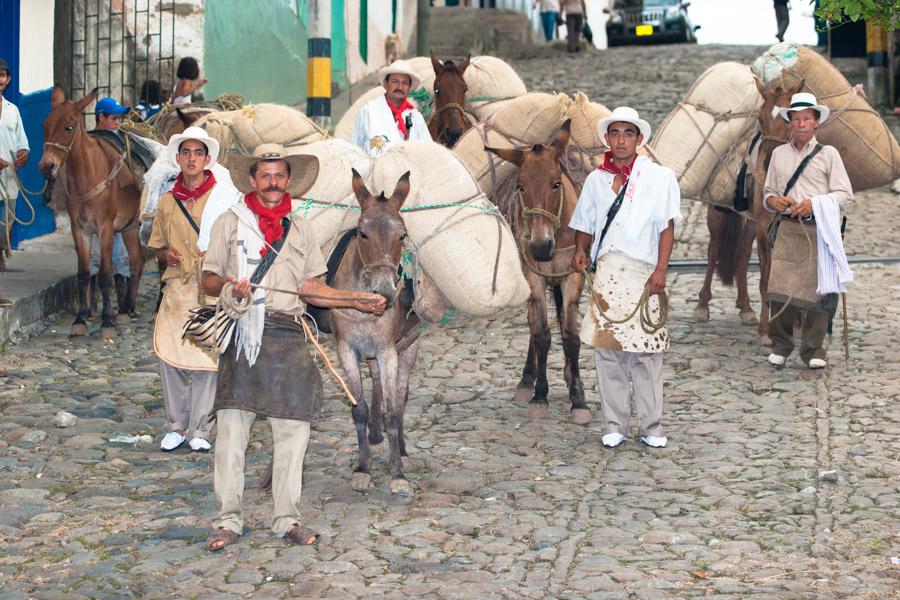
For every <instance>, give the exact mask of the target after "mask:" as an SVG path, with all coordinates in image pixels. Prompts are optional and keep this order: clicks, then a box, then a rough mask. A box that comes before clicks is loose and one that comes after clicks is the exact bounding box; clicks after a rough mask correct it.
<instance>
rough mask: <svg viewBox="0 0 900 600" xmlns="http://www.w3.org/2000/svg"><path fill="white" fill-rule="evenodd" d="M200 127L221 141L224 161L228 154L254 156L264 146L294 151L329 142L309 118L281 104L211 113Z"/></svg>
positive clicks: (203, 119) (198, 123)
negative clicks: (325, 140) (302, 146)
mask: <svg viewBox="0 0 900 600" xmlns="http://www.w3.org/2000/svg"><path fill="white" fill-rule="evenodd" d="M197 126H199V127H203V129H205V130H206V132H207V133H209V135H210V136H212V137H214V138H216V140H218V142H219V145H220V146H221V147H222V158H221V159H220V160H223V161H224V160H227V158H226V157H227V153H228V152H243V153H250V152H253V149H254V148H256V147H257V146H258V145H260V144H264V143H270V144H271V143H274V144H281V145H282V146H285V147H292V146H300V145H303V144H310V143H312V142H317V141H320V140H324V139H327V138H328V134H327V133H326V132H325V131H323V130H322V129H320V128H319V127H318V126H317V125H316V124H315V123H313V122H312V120H311V119H310V118H309V117H307V116H306V115H304V114H303V113H302V112H300V111H299V110H297V109H295V108H291V107H290V106H284V105H281V104H251V105H249V106H245V107H244V108H242V109H240V110H232V111H227V112H217V113H211V114H209V115H206V116H205V117H203V118H202V119H200V120H199V121H198V122H197Z"/></svg>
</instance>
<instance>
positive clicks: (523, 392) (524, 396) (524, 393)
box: [513, 385, 534, 402]
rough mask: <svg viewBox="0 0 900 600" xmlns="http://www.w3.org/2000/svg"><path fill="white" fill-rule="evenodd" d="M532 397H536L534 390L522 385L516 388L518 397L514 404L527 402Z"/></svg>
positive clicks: (514, 399)
mask: <svg viewBox="0 0 900 600" xmlns="http://www.w3.org/2000/svg"><path fill="white" fill-rule="evenodd" d="M532 396H534V388H532V387H525V386H522V385H520V386H519V387H517V388H516V397H515V398H513V402H527V401H528V400H531V397H532Z"/></svg>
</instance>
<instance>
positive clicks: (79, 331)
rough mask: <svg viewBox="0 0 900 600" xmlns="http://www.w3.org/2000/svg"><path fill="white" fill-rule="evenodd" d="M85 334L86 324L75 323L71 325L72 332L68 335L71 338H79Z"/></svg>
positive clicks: (86, 330)
mask: <svg viewBox="0 0 900 600" xmlns="http://www.w3.org/2000/svg"><path fill="white" fill-rule="evenodd" d="M87 333H88V328H87V323H75V324H74V325H72V332H71V333H70V334H69V335H71V336H72V337H80V336H82V335H87Z"/></svg>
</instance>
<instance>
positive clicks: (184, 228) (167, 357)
mask: <svg viewBox="0 0 900 600" xmlns="http://www.w3.org/2000/svg"><path fill="white" fill-rule="evenodd" d="M166 152H167V153H168V154H169V158H170V159H171V160H172V161H173V162H174V163H176V164H177V165H178V166H179V167H180V168H181V172H180V173H179V174H178V177H177V178H176V179H175V186H174V187H173V188H172V191H170V192H168V193H166V194H165V195H164V196H163V197H162V198H160V200H159V204H158V206H157V209H156V216H155V217H154V219H153V230H152V233H151V234H150V240H149V241H148V242H147V247H148V248H150V249H151V250H155V251H156V257H157V259H159V260H160V261H161V262H163V263H165V265H166V270H165V272H164V273H163V275H162V281H163V282H164V283H165V287H163V292H162V295H163V296H162V302H160V305H159V313H158V314H157V316H156V325H155V328H154V331H153V351H154V352H155V353H156V355H157V356H158V357H159V370H160V376H161V381H162V394H163V402H164V403H165V407H166V429H167V430H168V433H167V434H166V435H165V436H164V437H163V439H162V442H161V443H160V449H161V450H162V451H163V452H171V451H172V450H175V449H176V448H180V447H181V446H182V445H183V444H184V443H186V442H187V443H188V445H189V446H190V448H191V450H193V451H194V452H207V451H208V450H209V449H210V448H212V445H211V444H210V439H211V432H212V426H213V423H214V420H213V412H212V408H213V399H214V398H215V391H216V371H217V369H218V366H217V359H218V357H217V356H216V355H215V354H214V353H212V352H209V351H207V350H204V349H203V348H201V347H199V346H197V345H196V344H194V343H192V342H190V341H188V340H185V339H183V338H182V335H181V332H182V326H183V325H184V322H185V321H186V320H187V319H188V318H189V317H190V313H189V312H188V310H189V309H190V308H192V307H194V306H196V305H197V304H198V303H200V304H202V303H204V301H203V296H202V294H200V293H199V292H200V265H201V262H202V260H203V254H204V253H205V251H206V248H207V245H208V244H209V234H210V231H211V230H212V224H213V223H214V222H215V220H216V218H217V217H218V216H219V215H221V214H222V213H223V212H225V211H226V210H228V209H229V208H230V207H231V205H232V204H234V202H235V201H236V200H237V198H235V193H234V190H233V189H232V190H230V193H229V191H228V188H225V187H220V186H218V185H216V178H215V176H214V175H213V172H212V170H211V169H212V167H213V165H214V164H215V163H216V161H217V160H218V158H219V142H218V141H216V140H215V139H214V138H211V137H210V136H209V134H207V133H206V131H205V130H203V129H201V128H200V127H188V128H187V129H185V130H184V133H181V134H175V135H173V136H172V137H171V138H170V139H169V144H168V147H167V148H166Z"/></svg>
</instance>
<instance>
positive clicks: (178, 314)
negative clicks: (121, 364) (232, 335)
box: [153, 276, 218, 371]
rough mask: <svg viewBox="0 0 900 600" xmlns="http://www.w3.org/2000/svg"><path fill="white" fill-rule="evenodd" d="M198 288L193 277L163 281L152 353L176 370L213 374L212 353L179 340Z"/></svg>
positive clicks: (214, 357)
mask: <svg viewBox="0 0 900 600" xmlns="http://www.w3.org/2000/svg"><path fill="white" fill-rule="evenodd" d="M197 285H198V284H197V280H196V278H195V277H193V276H192V277H190V278H188V280H187V281H186V282H185V281H182V280H181V279H180V278H174V279H169V280H167V281H166V287H165V288H164V290H163V299H162V303H160V305H159V313H157V315H156V327H155V328H154V330H153V351H154V352H155V353H156V355H157V356H158V357H159V358H160V359H162V360H163V361H165V362H166V363H168V364H170V365H172V366H173V367H176V368H178V369H190V370H192V371H216V370H217V369H218V361H217V357H216V355H215V353H214V352H210V351H208V350H204V349H203V348H201V347H200V346H198V345H197V344H195V343H194V342H192V341H190V340H186V339H182V337H181V332H182V328H183V327H184V323H185V322H186V321H187V320H188V319H189V318H190V317H191V315H190V313H189V312H188V310H190V309H191V308H194V307H195V306H197V291H198V290H197Z"/></svg>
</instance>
